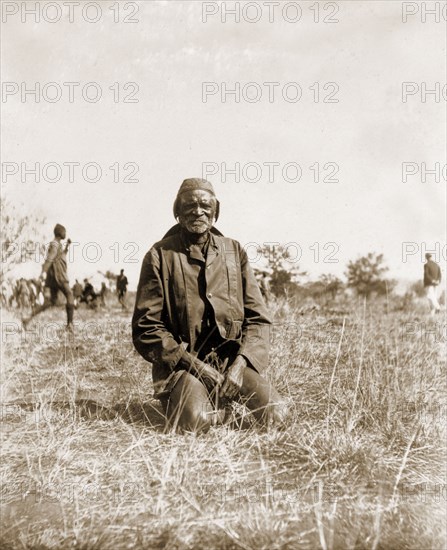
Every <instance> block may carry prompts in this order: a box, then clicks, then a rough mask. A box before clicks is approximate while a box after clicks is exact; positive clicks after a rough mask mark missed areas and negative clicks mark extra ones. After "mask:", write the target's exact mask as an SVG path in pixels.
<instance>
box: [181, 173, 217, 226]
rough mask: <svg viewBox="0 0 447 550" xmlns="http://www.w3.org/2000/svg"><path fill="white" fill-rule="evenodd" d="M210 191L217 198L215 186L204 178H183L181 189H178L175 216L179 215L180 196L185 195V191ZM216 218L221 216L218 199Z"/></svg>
mask: <svg viewBox="0 0 447 550" xmlns="http://www.w3.org/2000/svg"><path fill="white" fill-rule="evenodd" d="M197 190H200V191H208V193H210V194H211V195H212V196H213V197H214V198H216V193H215V192H214V188H213V186H212V184H211V183H210V182H209V181H207V180H204V179H202V178H188V179H186V180H183V183H182V185H181V186H180V189H179V190H178V193H177V197H176V199H175V202H174V217H175V218H177V217H178V215H179V212H178V206H179V199H180V196H181V195H183V193H186V192H188V191H197ZM216 203H217V205H216V218H215V219H216V220H217V218H218V217H219V209H220V203H219V201H218V200H217V199H216Z"/></svg>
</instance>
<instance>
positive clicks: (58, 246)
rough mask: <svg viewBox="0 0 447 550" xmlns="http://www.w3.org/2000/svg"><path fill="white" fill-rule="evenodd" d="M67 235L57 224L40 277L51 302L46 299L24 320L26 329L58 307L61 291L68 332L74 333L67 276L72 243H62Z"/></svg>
mask: <svg viewBox="0 0 447 550" xmlns="http://www.w3.org/2000/svg"><path fill="white" fill-rule="evenodd" d="M66 235H67V231H66V229H65V227H64V226H63V225H60V224H59V223H58V224H56V226H55V228H54V240H52V241H51V243H50V246H49V247H48V252H47V255H46V258H45V262H44V264H43V266H42V273H41V275H40V278H41V280H42V281H45V288H46V289H49V291H50V300H49V301H48V299H47V298H46V299H45V300H44V303H43V304H42V305H36V307H35V308H34V309H33V312H32V314H31V317H28V318H26V319H23V320H22V322H23V326H24V328H25V329H26V327H27V325H28V323H29V322H30V321H31V319H32V318H33V317H35V316H36V315H38V314H39V313H41V312H42V311H45V310H46V309H48V308H49V307H52V306H55V305H56V303H57V295H58V292H59V291H60V292H62V294H63V295H64V296H65V299H66V301H67V303H66V306H65V309H66V312H67V330H69V331H70V332H73V311H74V298H73V292H72V291H71V288H70V285H69V281H68V275H67V252H68V248H69V246H70V244H71V241H70V239H68V240H67V244H66V245H65V247H64V246H63V245H62V242H61V241H63V240H64V239H65V237H66Z"/></svg>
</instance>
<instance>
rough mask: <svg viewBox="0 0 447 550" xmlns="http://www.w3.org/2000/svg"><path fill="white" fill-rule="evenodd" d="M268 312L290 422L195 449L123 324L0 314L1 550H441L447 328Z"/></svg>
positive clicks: (247, 429)
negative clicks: (169, 427) (24, 321)
mask: <svg viewBox="0 0 447 550" xmlns="http://www.w3.org/2000/svg"><path fill="white" fill-rule="evenodd" d="M376 307H377V306H376ZM272 310H273V311H272V312H273V314H274V315H275V324H274V326H273V329H272V334H271V343H272V353H271V364H270V367H269V370H268V372H267V373H266V376H268V377H269V378H270V379H271V380H272V381H273V383H274V384H275V385H276V387H277V388H278V389H279V391H280V392H281V394H282V395H284V396H286V397H287V399H288V400H289V402H290V406H291V408H290V413H289V418H288V423H287V426H286V427H285V428H284V429H278V428H271V429H269V430H263V429H261V428H259V427H257V426H256V425H253V422H252V420H251V418H250V417H249V416H247V415H245V416H244V414H245V413H244V410H243V409H242V408H241V407H240V406H235V410H234V420H235V421H234V422H233V423H232V424H231V425H224V426H219V427H215V428H212V429H211V430H210V432H209V433H208V434H206V435H200V436H193V435H177V434H175V433H170V432H167V431H166V430H165V424H164V419H163V417H162V415H161V412H160V409H159V406H158V402H157V401H155V400H153V398H152V382H151V373H150V365H149V364H148V363H145V362H144V361H143V360H142V359H141V358H140V357H139V356H138V355H137V353H136V352H135V351H134V349H133V346H132V343H131V339H130V328H129V321H130V314H125V313H122V312H121V311H119V310H118V308H114V307H110V308H109V309H107V311H104V310H103V311H99V312H93V311H89V310H79V311H77V312H76V318H75V322H76V323H75V326H76V334H75V337H74V338H70V337H68V336H67V335H65V333H64V331H63V329H62V322H63V319H64V311H63V310H62V309H56V310H53V311H48V312H46V313H45V314H42V316H41V317H40V318H37V319H36V320H35V321H34V322H33V324H32V325H31V326H30V330H31V332H29V333H26V334H25V333H23V332H21V331H19V329H18V324H15V323H16V320H15V319H14V318H13V317H12V313H10V312H3V319H2V339H3V344H4V347H5V344H6V348H7V349H6V352H5V356H4V360H3V367H2V391H3V406H2V466H1V470H2V471H1V473H2V513H1V523H2V525H1V527H2V535H1V536H2V541H1V545H0V547H1V549H2V550H3V549H9V548H10V549H15V548H17V549H18V548H21V549H23V548H33V549H45V548H57V549H65V548H75V549H124V548H136V549H148V548H169V549H176V548H178V549H195V548H210V549H228V550H230V549H266V550H267V549H268V550H272V549H286V548H287V549H294V548H300V549H301V548H302V549H312V550H314V549H318V548H322V549H325V550H326V549H327V550H329V549H386V550H390V549H391V550H394V549H410V548H411V549H414V550H425V549H430V550H431V549H436V550H437V549H442V548H445V547H446V546H445V545H446V519H447V511H446V507H447V490H446V487H447V485H446V478H445V474H446V469H445V465H446V454H445V438H446V431H445V426H446V420H447V418H446V416H447V414H446V411H447V406H446V393H445V389H446V383H445V380H446V366H445V321H444V320H443V319H436V320H430V319H429V318H427V317H426V316H424V315H423V314H417V313H411V314H403V313H386V312H385V313H384V311H383V309H382V307H380V310H379V308H378V307H377V311H375V310H374V309H373V306H372V305H370V304H366V305H364V306H362V304H359V305H357V306H352V308H351V309H350V310H347V311H327V312H313V313H312V312H309V313H306V314H300V313H299V312H297V311H293V310H291V308H290V307H288V305H287V303H276V304H274V306H273V308H272ZM241 414H242V420H241V419H240V415H241ZM236 419H237V421H236ZM235 424H236V425H235Z"/></svg>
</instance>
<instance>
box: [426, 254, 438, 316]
mask: <svg viewBox="0 0 447 550" xmlns="http://www.w3.org/2000/svg"><path fill="white" fill-rule="evenodd" d="M431 258H432V255H431V254H429V253H427V254H426V255H425V259H426V260H427V261H426V263H425V264H424V288H425V290H426V292H427V299H428V303H429V307H430V314H431V315H434V314H435V313H439V311H440V309H441V306H440V305H439V302H438V296H437V294H438V293H437V288H436V287H437V286H438V285H439V283H440V282H441V268H440V267H439V265H438V264H437V263H436V262H434V261H433V260H432V259H431Z"/></svg>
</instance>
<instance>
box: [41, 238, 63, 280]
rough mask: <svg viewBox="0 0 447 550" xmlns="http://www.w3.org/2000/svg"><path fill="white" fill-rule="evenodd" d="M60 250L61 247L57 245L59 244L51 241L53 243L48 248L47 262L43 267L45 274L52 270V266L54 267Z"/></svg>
mask: <svg viewBox="0 0 447 550" xmlns="http://www.w3.org/2000/svg"><path fill="white" fill-rule="evenodd" d="M58 249H59V245H58V244H57V242H55V241H51V243H50V245H49V247H48V251H47V255H46V258H45V262H44V264H43V266H42V273H43V272H45V273H47V272H48V270H49V269H50V266H51V265H52V263H53V262H54V260H55V259H56V257H57V253H58Z"/></svg>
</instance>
